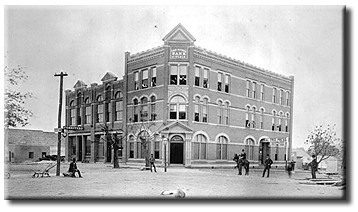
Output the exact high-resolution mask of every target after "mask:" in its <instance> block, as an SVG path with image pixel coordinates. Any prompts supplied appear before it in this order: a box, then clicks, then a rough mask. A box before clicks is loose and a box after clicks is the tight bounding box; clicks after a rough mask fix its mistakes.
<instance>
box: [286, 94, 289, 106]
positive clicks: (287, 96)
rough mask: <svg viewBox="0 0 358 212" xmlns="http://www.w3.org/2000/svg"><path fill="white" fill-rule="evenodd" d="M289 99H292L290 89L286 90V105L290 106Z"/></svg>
mask: <svg viewBox="0 0 358 212" xmlns="http://www.w3.org/2000/svg"><path fill="white" fill-rule="evenodd" d="M289 100H290V92H289V91H286V105H287V106H289V105H290V104H289V103H290V102H289Z"/></svg>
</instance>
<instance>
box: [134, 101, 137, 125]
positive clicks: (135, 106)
mask: <svg viewBox="0 0 358 212" xmlns="http://www.w3.org/2000/svg"><path fill="white" fill-rule="evenodd" d="M133 122H138V99H134V100H133Z"/></svg>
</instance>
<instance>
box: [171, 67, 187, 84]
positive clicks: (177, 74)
mask: <svg viewBox="0 0 358 212" xmlns="http://www.w3.org/2000/svg"><path fill="white" fill-rule="evenodd" d="M186 79H187V65H171V66H170V84H171V85H178V84H179V85H186Z"/></svg>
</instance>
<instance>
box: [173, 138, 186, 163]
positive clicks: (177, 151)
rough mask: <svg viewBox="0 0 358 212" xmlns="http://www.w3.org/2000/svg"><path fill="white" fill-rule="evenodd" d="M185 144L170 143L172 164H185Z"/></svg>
mask: <svg viewBox="0 0 358 212" xmlns="http://www.w3.org/2000/svg"><path fill="white" fill-rule="evenodd" d="M183 146H184V145H183V143H170V163H173V164H183V162H184V161H183V153H184V152H183Z"/></svg>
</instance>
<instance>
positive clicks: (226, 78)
mask: <svg viewBox="0 0 358 212" xmlns="http://www.w3.org/2000/svg"><path fill="white" fill-rule="evenodd" d="M229 77H230V76H229V75H225V92H226V93H229Z"/></svg>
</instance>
